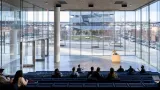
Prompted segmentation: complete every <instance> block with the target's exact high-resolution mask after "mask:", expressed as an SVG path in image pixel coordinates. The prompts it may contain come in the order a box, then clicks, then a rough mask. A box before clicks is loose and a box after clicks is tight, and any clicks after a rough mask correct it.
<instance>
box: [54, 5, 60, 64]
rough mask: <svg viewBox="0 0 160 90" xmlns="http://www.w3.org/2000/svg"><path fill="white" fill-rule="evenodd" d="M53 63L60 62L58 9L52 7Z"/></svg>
mask: <svg viewBox="0 0 160 90" xmlns="http://www.w3.org/2000/svg"><path fill="white" fill-rule="evenodd" d="M54 62H55V63H58V62H60V7H56V6H55V7H54Z"/></svg>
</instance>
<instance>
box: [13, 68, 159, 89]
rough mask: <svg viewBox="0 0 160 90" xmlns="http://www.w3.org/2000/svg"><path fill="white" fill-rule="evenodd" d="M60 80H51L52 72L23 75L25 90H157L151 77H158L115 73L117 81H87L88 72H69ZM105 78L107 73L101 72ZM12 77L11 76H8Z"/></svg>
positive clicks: (149, 74) (153, 73)
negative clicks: (75, 74) (113, 89)
mask: <svg viewBox="0 0 160 90" xmlns="http://www.w3.org/2000/svg"><path fill="white" fill-rule="evenodd" d="M61 72H62V73H63V77H62V78H51V75H52V73H53V71H36V72H28V73H26V74H24V78H25V79H28V80H29V83H28V85H27V86H26V88H25V90H34V89H47V90H51V89H53V88H99V89H101V88H126V89H127V88H146V89H147V88H152V89H159V87H158V84H157V83H155V82H154V80H153V78H152V76H154V75H157V76H160V74H159V73H158V72H150V71H147V74H139V72H137V73H136V74H134V75H128V74H127V73H126V72H121V73H119V72H117V74H118V77H119V78H120V80H117V81H107V80H104V81H88V79H87V77H86V75H87V73H88V71H86V72H84V73H81V74H80V77H78V78H70V77H69V75H70V73H71V71H61ZM100 73H101V75H102V76H103V77H104V78H105V77H106V76H107V74H108V73H109V71H101V72H100ZM10 77H13V76H10Z"/></svg>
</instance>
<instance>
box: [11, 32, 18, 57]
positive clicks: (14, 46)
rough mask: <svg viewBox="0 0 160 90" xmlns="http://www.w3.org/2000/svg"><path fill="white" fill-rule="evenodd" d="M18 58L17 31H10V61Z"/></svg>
mask: <svg viewBox="0 0 160 90" xmlns="http://www.w3.org/2000/svg"><path fill="white" fill-rule="evenodd" d="M16 56H17V30H10V59H16Z"/></svg>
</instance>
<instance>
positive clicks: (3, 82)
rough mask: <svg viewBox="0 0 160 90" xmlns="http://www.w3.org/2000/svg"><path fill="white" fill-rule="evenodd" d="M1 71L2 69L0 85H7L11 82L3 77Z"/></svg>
mask: <svg viewBox="0 0 160 90" xmlns="http://www.w3.org/2000/svg"><path fill="white" fill-rule="evenodd" d="M3 70H4V69H0V84H9V83H10V82H11V81H10V78H9V77H5V76H4V75H3Z"/></svg>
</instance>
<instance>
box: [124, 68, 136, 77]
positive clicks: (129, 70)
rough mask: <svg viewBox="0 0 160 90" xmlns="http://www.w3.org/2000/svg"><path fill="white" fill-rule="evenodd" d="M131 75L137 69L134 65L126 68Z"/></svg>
mask: <svg viewBox="0 0 160 90" xmlns="http://www.w3.org/2000/svg"><path fill="white" fill-rule="evenodd" d="M126 71H127V72H128V74H129V75H131V74H134V72H135V70H134V69H133V68H132V66H130V67H129V69H128V70H126Z"/></svg>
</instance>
